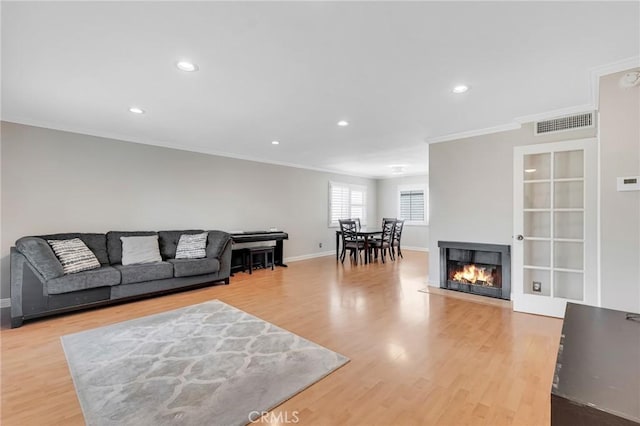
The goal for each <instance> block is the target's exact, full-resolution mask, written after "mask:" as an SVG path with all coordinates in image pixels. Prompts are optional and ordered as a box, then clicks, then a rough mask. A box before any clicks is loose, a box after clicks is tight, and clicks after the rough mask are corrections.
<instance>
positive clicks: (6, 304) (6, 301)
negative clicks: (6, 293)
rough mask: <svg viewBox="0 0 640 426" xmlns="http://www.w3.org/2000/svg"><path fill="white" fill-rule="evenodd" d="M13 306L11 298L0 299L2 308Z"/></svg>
mask: <svg viewBox="0 0 640 426" xmlns="http://www.w3.org/2000/svg"><path fill="white" fill-rule="evenodd" d="M10 306H11V299H9V298H6V299H0V308H8V307H10Z"/></svg>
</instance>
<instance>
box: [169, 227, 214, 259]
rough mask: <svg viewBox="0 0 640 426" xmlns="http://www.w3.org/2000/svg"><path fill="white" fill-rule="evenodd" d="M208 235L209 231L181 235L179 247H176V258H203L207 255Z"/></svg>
mask: <svg viewBox="0 0 640 426" xmlns="http://www.w3.org/2000/svg"><path fill="white" fill-rule="evenodd" d="M208 235H209V233H208V232H203V233H202V234H193V235H187V234H182V235H180V241H178V248H177V249H176V259H201V258H203V257H207V252H206V251H205V248H206V247H207V236H208Z"/></svg>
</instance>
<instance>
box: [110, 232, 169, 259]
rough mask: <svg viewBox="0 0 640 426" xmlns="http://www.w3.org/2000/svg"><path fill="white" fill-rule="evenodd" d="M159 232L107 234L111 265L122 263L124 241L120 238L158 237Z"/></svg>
mask: <svg viewBox="0 0 640 426" xmlns="http://www.w3.org/2000/svg"><path fill="white" fill-rule="evenodd" d="M157 234H158V233H157V232H153V231H134V232H123V231H109V232H107V252H108V253H109V263H110V264H112V265H114V264H117V263H122V241H120V237H133V236H145V235H157Z"/></svg>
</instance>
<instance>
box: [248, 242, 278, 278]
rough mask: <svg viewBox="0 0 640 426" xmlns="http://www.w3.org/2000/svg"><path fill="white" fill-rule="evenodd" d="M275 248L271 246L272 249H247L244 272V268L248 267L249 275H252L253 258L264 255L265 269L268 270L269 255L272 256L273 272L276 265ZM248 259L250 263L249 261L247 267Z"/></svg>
mask: <svg viewBox="0 0 640 426" xmlns="http://www.w3.org/2000/svg"><path fill="white" fill-rule="evenodd" d="M275 253H276V252H275V247H273V246H271V247H251V248H248V249H246V251H245V258H244V265H243V269H242V270H243V271H244V268H246V267H247V266H249V275H251V274H252V273H253V256H254V255H256V254H264V268H265V269H267V266H268V265H269V254H271V270H272V271H273V269H274V268H273V265H274V263H275V260H276V259H275ZM247 257H248V261H249V265H247Z"/></svg>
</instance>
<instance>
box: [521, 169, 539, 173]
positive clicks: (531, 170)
mask: <svg viewBox="0 0 640 426" xmlns="http://www.w3.org/2000/svg"><path fill="white" fill-rule="evenodd" d="M536 170H537V169H524V172H525V173H535V172H536Z"/></svg>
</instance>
